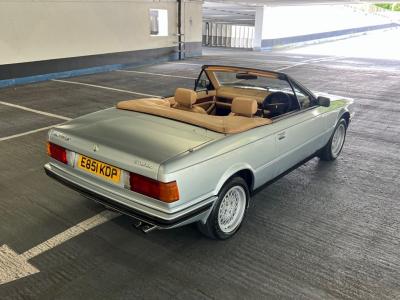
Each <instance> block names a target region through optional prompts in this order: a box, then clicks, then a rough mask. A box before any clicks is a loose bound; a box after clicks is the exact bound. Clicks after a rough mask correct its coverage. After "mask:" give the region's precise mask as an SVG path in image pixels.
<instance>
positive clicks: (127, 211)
mask: <svg viewBox="0 0 400 300" xmlns="http://www.w3.org/2000/svg"><path fill="white" fill-rule="evenodd" d="M44 170H45V172H46V174H47V175H48V176H49V177H51V178H53V179H55V180H57V181H58V182H60V183H62V184H63V185H65V186H67V187H69V188H71V189H73V190H75V191H77V192H79V193H80V194H82V195H83V196H85V197H86V198H89V199H91V200H93V201H96V202H98V203H100V204H102V205H104V206H105V207H107V208H110V209H113V210H116V211H118V212H120V213H122V214H124V215H127V216H130V217H132V218H134V219H136V220H140V221H142V222H145V223H148V224H151V225H154V226H155V227H157V228H158V229H169V228H175V227H179V226H183V225H186V224H189V223H193V222H196V221H199V220H202V219H203V218H205V217H207V216H208V214H209V212H210V210H211V209H212V205H213V203H214V202H215V200H216V199H217V198H216V197H212V198H209V199H207V200H206V201H202V203H203V202H204V204H202V205H196V206H195V207H193V208H188V209H185V210H184V211H179V212H175V213H171V214H167V215H166V214H165V213H163V214H164V215H166V216H165V217H163V216H161V215H160V214H157V213H149V212H144V211H142V210H139V209H137V208H134V207H131V206H129V205H127V204H126V203H121V202H120V201H118V200H117V199H115V198H114V197H112V196H111V195H110V194H109V193H107V192H106V191H104V193H103V192H101V191H99V190H98V188H97V189H96V188H94V187H90V186H89V185H88V184H87V183H83V184H82V183H79V181H78V180H74V179H73V178H71V176H70V175H68V174H67V173H65V174H63V173H62V171H61V170H59V169H58V168H54V167H53V166H52V165H50V164H46V165H45V166H44Z"/></svg>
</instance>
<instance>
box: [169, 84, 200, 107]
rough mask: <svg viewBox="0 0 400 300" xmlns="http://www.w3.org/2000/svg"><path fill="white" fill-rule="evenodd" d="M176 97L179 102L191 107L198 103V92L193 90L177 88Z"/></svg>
mask: <svg viewBox="0 0 400 300" xmlns="http://www.w3.org/2000/svg"><path fill="white" fill-rule="evenodd" d="M174 98H175V101H176V102H177V103H178V104H180V105H182V106H186V107H188V108H191V107H192V105H193V104H195V103H196V100H197V94H196V92H195V91H193V90H189V89H183V88H177V89H176V90H175V97H174Z"/></svg>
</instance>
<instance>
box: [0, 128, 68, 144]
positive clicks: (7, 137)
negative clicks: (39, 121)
mask: <svg viewBox="0 0 400 300" xmlns="http://www.w3.org/2000/svg"><path fill="white" fill-rule="evenodd" d="M61 124H63V123H59V124H54V125H51V126H47V127H42V128H38V129H34V130H30V131H26V132H23V133H18V134H14V135H9V136H6V137H2V138H0V142H2V141H7V140H11V139H14V138H17V137H20V136H24V135H28V134H31V133H36V132H40V131H43V130H47V129H50V128H53V127H55V126H58V125H61Z"/></svg>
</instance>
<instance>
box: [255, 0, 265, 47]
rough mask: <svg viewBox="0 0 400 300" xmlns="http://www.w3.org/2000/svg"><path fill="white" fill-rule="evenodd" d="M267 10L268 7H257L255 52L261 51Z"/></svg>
mask: <svg viewBox="0 0 400 300" xmlns="http://www.w3.org/2000/svg"><path fill="white" fill-rule="evenodd" d="M266 10H267V7H266V6H265V5H264V6H257V7H256V19H255V24H254V41H253V50H255V51H261V42H262V36H263V28H264V22H265V20H264V14H265V11H266Z"/></svg>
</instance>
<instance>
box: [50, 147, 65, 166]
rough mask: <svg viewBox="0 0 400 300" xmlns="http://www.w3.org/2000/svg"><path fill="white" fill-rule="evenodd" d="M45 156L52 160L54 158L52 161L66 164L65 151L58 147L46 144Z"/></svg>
mask: <svg viewBox="0 0 400 300" xmlns="http://www.w3.org/2000/svg"><path fill="white" fill-rule="evenodd" d="M47 154H48V155H49V156H50V157H52V158H54V159H56V160H58V161H61V162H62V163H64V164H68V161H67V150H65V149H64V148H63V147H61V146H58V145H56V144H53V143H50V142H48V143H47Z"/></svg>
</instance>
